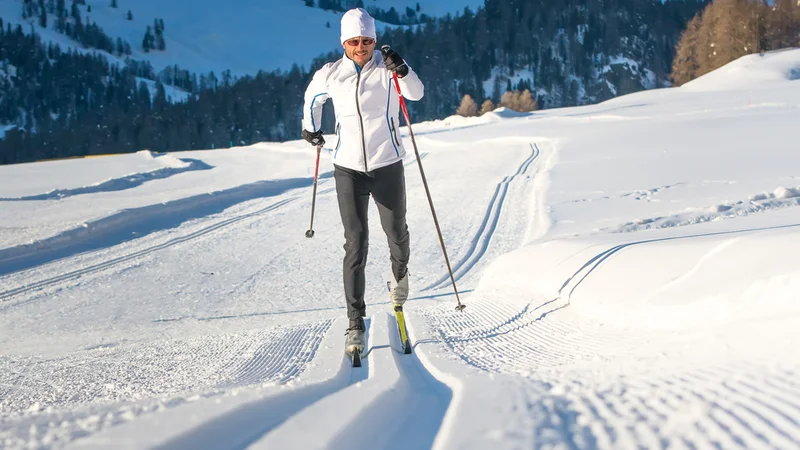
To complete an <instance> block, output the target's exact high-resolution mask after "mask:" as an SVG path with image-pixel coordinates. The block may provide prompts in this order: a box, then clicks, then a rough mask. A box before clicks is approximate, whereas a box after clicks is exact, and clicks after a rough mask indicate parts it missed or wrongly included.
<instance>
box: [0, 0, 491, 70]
mask: <svg viewBox="0 0 800 450" xmlns="http://www.w3.org/2000/svg"><path fill="white" fill-rule="evenodd" d="M416 3H419V4H420V13H426V14H427V15H429V16H430V17H438V16H440V15H445V14H448V13H455V12H459V11H461V10H463V9H464V7H471V8H473V9H476V8H477V7H478V6H480V5H482V4H483V2H480V1H476V0H459V1H455V2H435V1H431V0H429V1H424V0H423V1H420V2H411V1H404V2H396V1H388V0H378V1H376V0H370V2H369V6H375V7H378V8H386V9H389V8H390V7H395V8H403V9H405V7H406V6H410V7H415V4H416ZM110 5H111V3H110V1H109V0H86V6H79V8H80V9H81V14H82V17H85V18H87V19H89V20H91V21H92V22H96V23H97V24H98V25H100V27H102V28H103V30H104V31H105V32H106V34H108V35H109V36H111V37H112V38H113V39H116V38H118V37H119V38H122V39H124V40H126V41H127V42H129V43H130V44H131V46H132V48H133V53H132V55H131V57H132V58H134V59H138V60H143V61H149V62H150V63H151V64H152V65H153V67H154V68H155V69H156V71H157V72H159V71H161V70H162V69H164V68H165V67H167V66H171V65H174V64H177V65H178V66H179V67H180V68H182V69H184V70H189V71H191V72H194V73H197V74H206V73H208V72H215V73H216V74H217V75H219V74H221V73H222V72H224V71H226V70H230V71H231V73H232V74H233V75H235V76H241V75H255V74H256V73H258V71H259V70H264V71H272V70H275V69H281V70H288V69H290V68H291V67H292V65H293V64H298V65H304V66H306V67H307V66H308V64H309V63H310V62H311V60H312V59H314V58H315V57H318V56H320V55H321V54H324V53H327V52H329V51H332V50H340V49H341V45H340V44H339V21H340V19H341V16H342V14H341V13H339V12H334V11H324V10H321V9H319V8H310V7H307V6H305V4H304V2H303V0H288V1H274V0H272V1H266V2H265V1H257V0H235V1H229V2H225V3H224V5H221V4H220V3H219V2H217V1H213V0H192V1H186V0H183V1H170V2H163V1H156V0H137V1H135V2H133V1H129V0H119V1H118V5H119V6H118V8H112V7H111V6H110ZM87 6H90V7H91V12H87ZM67 7H69V5H67ZM21 11H22V0H5V1H3V2H0V17H1V18H3V20H4V21H6V22H7V23H11V24H15V25H16V24H23V25H25V27H24V28H25V31H26V32H28V31H29V25H28V24H27V23H26V22H25V21H23V20H22V17H21ZM128 11H131V12H132V14H133V20H127V17H126V16H127V12H128ZM157 18H158V19H163V20H164V23H165V31H164V37H165V41H166V50H165V51H151V52H149V53H145V52H144V51H143V50H142V39H143V38H144V35H145V30H146V28H147V26H151V27H152V26H153V21H154V20H155V19H157ZM30 21H31V22H34V23H36V18H32V19H31V20H30ZM53 21H54V19H53V16H51V21H50V22H51V24H52V22H53ZM385 26H386V24H379V29H383V28H384V27H385ZM49 28H52V25H51V26H50V27H49ZM35 30H36V32H37V33H40V34H41V35H42V38H43V40H45V42H50V41H52V42H57V43H59V44H60V45H62V47H69V46H72V47H75V48H78V47H79V46H78V45H76V43H74V42H70V40H69V39H68V38H65V37H64V36H63V35H60V34H58V33H56V32H55V31H54V30H52V29H49V30H44V29H42V28H41V27H40V26H38V24H37V25H36V26H35Z"/></svg>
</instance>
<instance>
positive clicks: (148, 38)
mask: <svg viewBox="0 0 800 450" xmlns="http://www.w3.org/2000/svg"><path fill="white" fill-rule="evenodd" d="M154 41H155V38H154V37H153V32H152V30H151V29H150V26H149V25H148V26H147V31H145V33H144V39H142V50H144V52H145V53H149V52H150V50H151V49H153V43H154Z"/></svg>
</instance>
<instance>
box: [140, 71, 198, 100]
mask: <svg viewBox="0 0 800 450" xmlns="http://www.w3.org/2000/svg"><path fill="white" fill-rule="evenodd" d="M136 83H137V84H139V83H144V84H145V85H146V86H147V89H148V90H149V91H150V99H151V100H153V99H155V98H156V92H158V89H157V88H156V82H155V81H153V80H148V79H145V78H138V77H137V78H136ZM164 93H165V94H167V100H168V101H169V102H173V103H174V102H181V103H183V102H185V101H187V100H188V99H189V95H190V94H189V93H188V92H186V91H184V90H183V89H179V88H176V87H175V86H170V85H164Z"/></svg>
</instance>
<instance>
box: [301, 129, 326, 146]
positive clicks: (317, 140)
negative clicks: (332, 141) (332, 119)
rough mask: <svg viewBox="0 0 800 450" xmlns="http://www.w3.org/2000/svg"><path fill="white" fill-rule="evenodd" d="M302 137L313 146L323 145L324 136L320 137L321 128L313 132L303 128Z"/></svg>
mask: <svg viewBox="0 0 800 450" xmlns="http://www.w3.org/2000/svg"><path fill="white" fill-rule="evenodd" d="M303 139H305V140H307V141H308V142H310V143H311V145H313V146H315V147H322V146H323V145H325V138H324V137H322V130H317V131H315V132H313V133H312V132H310V131H308V130H303Z"/></svg>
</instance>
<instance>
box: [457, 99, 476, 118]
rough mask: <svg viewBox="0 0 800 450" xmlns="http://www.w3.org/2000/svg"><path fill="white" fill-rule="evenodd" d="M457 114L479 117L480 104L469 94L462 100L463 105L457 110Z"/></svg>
mask: <svg viewBox="0 0 800 450" xmlns="http://www.w3.org/2000/svg"><path fill="white" fill-rule="evenodd" d="M456 114H458V115H459V116H463V117H475V116H477V115H478V104H477V103H475V100H473V99H472V97H471V96H470V95H469V94H466V95H464V97H462V98H461V104H460V105H459V106H458V109H457V110H456Z"/></svg>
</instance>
